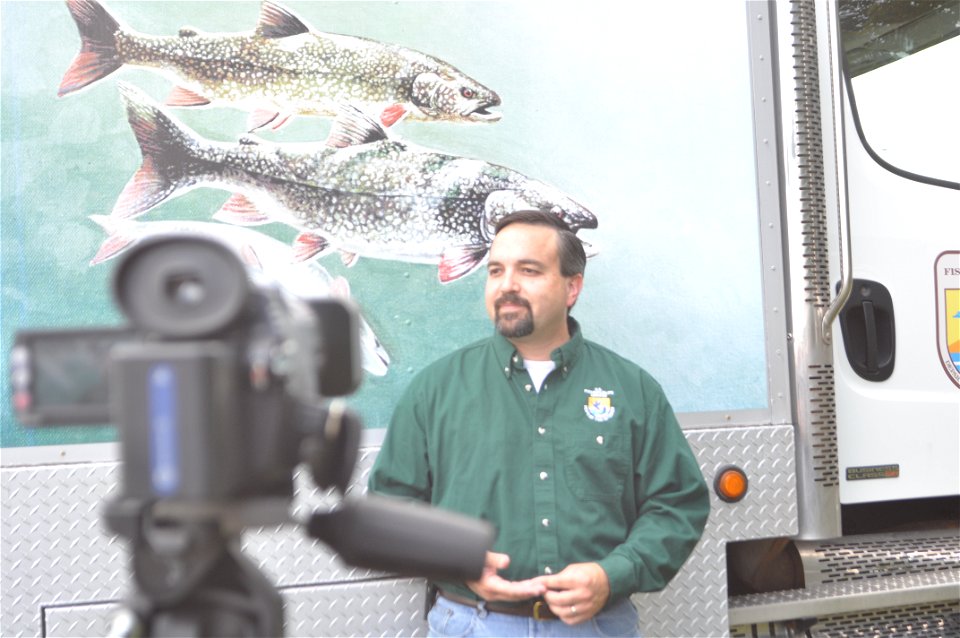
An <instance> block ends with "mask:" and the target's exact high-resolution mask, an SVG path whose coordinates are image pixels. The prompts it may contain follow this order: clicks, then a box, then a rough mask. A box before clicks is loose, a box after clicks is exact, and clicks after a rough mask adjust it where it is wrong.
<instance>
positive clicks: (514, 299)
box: [493, 292, 531, 311]
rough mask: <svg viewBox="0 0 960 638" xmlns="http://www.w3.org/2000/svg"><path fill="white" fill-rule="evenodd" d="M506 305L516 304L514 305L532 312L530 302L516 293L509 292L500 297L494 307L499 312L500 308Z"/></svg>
mask: <svg viewBox="0 0 960 638" xmlns="http://www.w3.org/2000/svg"><path fill="white" fill-rule="evenodd" d="M505 303H509V304H514V305H517V306H523V307H524V308H526V309H527V310H530V309H531V308H530V302H529V301H527V300H526V299H524V298H523V297H521V296H520V295H518V294H516V293H511V292H508V293H506V294H504V295H502V296H500V297H498V298H497V300H496V301H494V302H493V307H494V309H495V310H498V311H499V310H500V306H502V305H503V304H505Z"/></svg>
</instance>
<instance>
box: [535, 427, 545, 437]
mask: <svg viewBox="0 0 960 638" xmlns="http://www.w3.org/2000/svg"><path fill="white" fill-rule="evenodd" d="M546 433H547V428H545V427H543V426H542V425H541V426H540V427H538V428H537V434H540V435H541V436H542V435H544V434H546Z"/></svg>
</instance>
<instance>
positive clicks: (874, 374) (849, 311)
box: [840, 279, 896, 381]
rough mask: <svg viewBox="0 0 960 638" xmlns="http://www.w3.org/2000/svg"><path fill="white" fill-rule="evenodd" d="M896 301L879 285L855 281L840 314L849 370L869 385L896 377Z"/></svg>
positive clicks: (872, 282)
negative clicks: (871, 382)
mask: <svg viewBox="0 0 960 638" xmlns="http://www.w3.org/2000/svg"><path fill="white" fill-rule="evenodd" d="M894 328H895V324H894V319H893V299H892V298H891V296H890V291H888V290H887V288H886V287H885V286H884V285H883V284H880V283H877V282H875V281H869V280H866V279H854V280H853V290H852V291H851V293H850V298H849V299H847V302H846V303H845V304H844V306H843V309H842V310H841V311H840V331H841V334H842V335H843V347H844V350H845V351H846V354H847V360H848V361H849V362H850V367H852V368H853V370H854V372H856V373H857V374H858V375H859V376H860V377H862V378H864V379H867V380H868V381H885V380H886V379H888V378H890V375H891V374H893V366H894V361H895V358H896V357H895V355H896V347H895V345H896V332H895V329H894Z"/></svg>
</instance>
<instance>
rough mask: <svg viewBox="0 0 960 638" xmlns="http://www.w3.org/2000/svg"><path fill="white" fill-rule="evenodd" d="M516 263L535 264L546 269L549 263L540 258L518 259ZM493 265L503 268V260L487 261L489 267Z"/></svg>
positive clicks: (522, 264)
mask: <svg viewBox="0 0 960 638" xmlns="http://www.w3.org/2000/svg"><path fill="white" fill-rule="evenodd" d="M516 264H517V265H518V266H535V267H537V268H541V269H544V268H546V267H547V265H546V264H545V263H544V262H542V261H540V260H538V259H518V260H517V262H516ZM491 266H499V267H501V268H502V267H503V262H501V261H497V260H496V259H490V260H488V261H487V268H490V267H491Z"/></svg>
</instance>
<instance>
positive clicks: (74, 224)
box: [0, 1, 767, 447]
mask: <svg viewBox="0 0 960 638" xmlns="http://www.w3.org/2000/svg"><path fill="white" fill-rule="evenodd" d="M658 4H664V5H666V6H665V7H663V8H658V6H656V5H655V4H654V3H644V4H643V5H640V6H641V7H642V8H640V9H638V10H635V11H631V12H630V13H631V17H630V18H629V19H626V16H625V15H623V14H622V13H621V12H620V9H619V8H620V7H621V6H622V5H620V4H614V3H605V2H598V3H590V4H589V6H588V5H587V4H586V3H576V4H574V3H554V4H547V3H539V2H390V3H386V2H290V3H288V6H289V7H290V8H291V9H293V10H294V11H295V12H297V13H298V15H300V17H301V18H303V19H304V21H305V22H307V23H308V24H310V25H312V26H313V27H314V28H315V29H317V30H321V31H330V32H336V33H345V34H350V35H358V36H363V37H368V38H373V39H376V40H381V41H385V42H391V43H396V44H401V45H404V46H407V47H410V48H413V49H416V50H419V51H422V52H425V53H428V54H431V55H434V56H436V57H439V58H441V59H443V60H445V61H447V62H450V63H451V64H453V65H454V66H456V67H458V68H459V69H461V70H462V71H464V72H465V73H467V74H468V75H470V76H472V77H474V78H476V79H478V80H479V81H480V82H482V83H484V84H486V85H487V86H489V87H491V88H493V89H494V90H496V91H497V92H498V93H499V94H500V96H501V98H502V99H503V104H502V106H501V107H500V108H499V109H498V110H499V111H500V112H501V113H503V119H502V120H501V121H500V122H497V123H494V124H488V125H484V124H476V125H463V124H451V123H419V122H401V123H400V124H398V125H397V126H395V127H394V128H393V129H392V130H391V131H392V134H394V135H398V136H401V137H403V138H406V139H409V140H410V141H412V142H414V143H416V144H419V145H422V146H426V147H429V148H433V149H435V150H437V151H442V152H445V153H451V154H457V155H463V156H468V157H475V158H479V159H483V160H486V161H488V162H492V163H495V164H501V165H504V166H508V167H510V168H513V169H515V170H518V171H520V172H521V173H524V174H526V175H528V176H530V177H533V178H536V179H540V180H542V181H545V182H547V183H549V184H552V185H554V186H557V187H559V188H561V189H562V190H564V191H565V192H566V193H568V194H569V195H571V196H572V197H573V198H574V199H575V200H577V201H579V202H581V203H583V204H584V205H586V206H587V207H588V208H590V209H591V210H592V211H593V212H594V213H595V214H596V215H597V217H598V219H599V223H600V225H599V228H598V229H597V230H594V231H582V232H581V237H583V238H584V239H586V240H587V241H589V242H591V243H592V244H594V245H595V246H597V247H598V248H599V249H600V255H599V256H598V257H595V258H594V259H592V260H591V261H590V262H589V264H588V267H587V284H586V290H585V292H584V294H583V296H582V297H581V299H580V301H579V303H578V305H577V308H576V311H575V313H574V315H575V316H576V317H577V318H578V319H579V320H580V322H581V324H582V325H583V326H584V332H585V334H586V336H587V337H588V338H591V339H593V340H595V341H598V342H600V343H603V344H605V345H608V346H610V347H613V348H615V349H617V350H618V351H620V352H622V353H624V354H625V355H627V356H629V357H630V358H632V359H634V360H635V361H637V362H638V363H640V364H641V365H642V366H644V367H645V368H647V369H648V370H649V371H650V372H651V373H652V374H653V375H654V376H655V377H656V378H658V379H659V380H660V382H661V383H662V384H663V386H664V387H665V389H666V391H667V394H668V396H669V397H670V399H671V401H672V402H673V404H674V407H675V408H676V409H677V410H678V411H681V412H697V411H712V410H735V409H749V408H762V407H765V406H766V403H767V388H766V362H765V358H764V350H763V325H762V314H761V295H760V292H761V291H760V258H759V245H758V239H757V227H756V217H757V210H756V184H755V175H754V173H755V170H754V162H755V160H754V152H753V135H752V128H751V106H750V91H749V71H748V67H747V60H748V53H747V44H746V19H747V18H746V16H745V15H744V10H743V6H742V5H741V4H740V3H732V2H720V3H717V2H696V3H684V4H683V7H684V10H683V11H682V13H678V12H677V11H676V8H677V5H676V4H674V3H658ZM107 6H108V8H109V9H110V10H111V12H112V13H113V14H114V15H115V16H116V17H118V18H119V19H120V20H121V21H122V22H123V23H125V24H127V25H129V26H130V27H132V28H133V29H135V30H137V31H139V32H142V33H147V34H155V35H173V34H175V33H176V32H177V30H178V29H179V28H180V27H182V26H186V25H189V26H192V27H195V28H197V29H199V30H201V31H206V32H237V31H249V30H252V29H253V27H254V25H255V24H256V20H257V15H258V10H259V5H258V3H256V2H209V3H208V2H141V3H131V2H110V3H108V4H107ZM0 22H2V40H0V43H2V74H0V80H2V91H0V108H2V130H0V140H2V159H0V171H2V191H0V197H2V199H0V212H2V226H0V254H2V281H0V284H2V307H0V313H2V316H0V320H2V350H3V357H4V360H5V359H6V357H7V353H8V352H9V349H10V345H11V342H12V337H13V334H14V332H15V331H16V330H18V329H23V328H36V327H58V326H59V327H66V326H94V325H103V324H112V323H116V322H118V321H120V316H119V314H118V313H117V312H116V311H115V310H114V308H113V305H112V300H111V298H110V294H109V291H108V287H109V278H110V272H111V268H112V263H113V262H108V263H107V264H104V265H99V266H93V267H91V266H89V265H88V263H89V261H90V259H91V257H93V255H94V253H95V252H96V250H97V248H98V246H99V245H100V243H101V241H102V240H103V239H104V237H105V236H104V234H103V232H102V231H101V229H100V228H99V227H97V226H96V225H95V224H93V223H92V222H91V221H89V220H88V219H87V216H88V215H91V214H107V213H109V212H110V210H111V209H112V207H113V204H114V202H115V200H116V198H117V196H118V195H119V193H120V192H121V190H122V189H123V187H124V185H125V184H126V182H127V180H128V179H129V178H130V177H131V175H132V174H133V173H134V171H135V170H136V169H137V168H138V167H139V165H140V163H141V157H140V152H139V149H138V147H137V144H136V142H135V141H134V138H133V135H132V133H131V132H130V128H129V126H128V124H127V122H126V118H125V115H124V111H123V107H122V105H121V102H120V98H119V95H118V93H117V91H116V82H117V81H118V80H124V81H127V82H130V83H132V84H135V85H137V86H138V87H140V88H142V89H144V90H145V91H147V92H148V93H149V94H150V95H151V96H152V97H153V98H154V99H156V100H157V101H162V100H163V99H164V98H165V96H166V94H167V92H169V90H170V89H171V88H172V85H171V84H170V82H169V81H168V80H167V79H166V78H164V77H161V76H159V75H157V74H155V73H152V72H150V71H146V70H142V69H134V68H125V69H122V70H120V71H119V72H117V73H114V74H113V75H111V76H110V77H108V78H107V79H105V80H103V81H101V82H98V83H96V84H94V85H92V86H90V87H88V88H87V89H85V90H83V91H81V92H78V93H75V94H72V95H68V96H66V97H64V98H61V99H58V98H57V97H56V93H57V87H58V86H59V83H60V80H61V77H62V75H63V73H64V71H65V70H66V69H67V68H68V66H69V64H70V62H71V60H72V59H73V57H74V56H75V55H76V53H77V51H78V50H79V37H78V35H77V32H76V27H75V25H74V23H73V21H72V20H71V18H70V16H69V13H68V11H67V9H66V7H65V6H64V5H63V4H62V3H59V2H10V1H5V2H2V3H0ZM692 42H696V43H697V44H696V46H692V45H691V43H692ZM704 51H706V52H708V53H706V54H704V53H702V52H704ZM175 114H176V116H177V117H178V118H179V119H181V120H182V121H184V122H185V123H187V124H188V125H189V126H190V127H192V128H193V129H194V130H196V131H197V132H199V133H201V134H202V135H204V136H205V137H208V138H211V139H217V140H223V141H231V140H234V141H235V140H236V139H237V137H238V136H239V135H240V134H241V133H242V132H243V130H244V123H245V118H246V116H245V114H244V113H243V112H241V111H238V110H232V109H176V110H175ZM327 128H328V123H327V122H326V121H325V120H322V119H316V118H300V119H298V120H296V121H295V122H294V123H293V124H292V125H290V126H288V127H287V128H285V129H283V130H281V131H277V132H269V133H267V134H264V137H267V138H270V139H274V140H277V141H314V140H316V141H318V142H320V141H322V140H323V139H324V138H325V136H326V131H327ZM227 197H228V193H226V192H224V191H220V190H214V189H198V190H195V191H192V192H190V193H187V194H186V195H184V196H182V197H179V198H176V199H173V200H170V201H167V202H165V203H164V204H163V205H161V206H160V207H159V208H158V209H156V210H154V211H151V212H149V213H148V214H146V215H145V216H143V217H142V218H140V221H152V220H164V219H166V220H169V219H194V220H203V221H206V220H208V219H209V218H210V216H211V215H212V214H213V213H214V212H215V211H216V210H217V209H219V207H220V206H221V204H222V203H223V202H224V201H225V200H226V199H227ZM259 230H260V231H261V232H267V233H268V234H270V235H272V236H273V237H276V238H278V239H281V240H284V241H290V240H292V238H293V237H294V236H295V234H296V233H295V231H293V230H292V229H290V228H288V227H285V226H282V225H276V224H274V225H270V226H266V227H260V229H259ZM322 263H323V265H324V266H326V267H327V269H328V270H329V271H330V272H331V273H332V274H334V275H343V276H344V277H346V278H347V279H348V280H349V282H350V284H351V288H352V292H353V296H354V299H355V300H356V301H357V302H358V303H359V305H360V306H361V309H362V310H363V312H364V314H365V316H366V318H367V320H368V321H369V322H370V324H371V325H372V327H373V329H374V330H375V332H376V333H377V334H378V336H379V337H380V339H381V341H382V342H383V344H384V346H385V347H386V348H387V350H388V352H389V354H390V356H391V358H392V364H391V368H390V370H389V372H388V373H387V375H386V376H384V377H367V379H366V380H365V382H364V385H363V387H362V388H361V390H360V391H359V392H358V393H357V394H356V395H354V397H352V399H351V403H352V404H353V405H354V407H355V408H356V409H358V410H359V412H360V413H361V414H362V415H363V417H364V420H365V422H366V425H367V427H371V428H382V427H386V424H387V422H388V420H389V416H390V412H391V409H392V406H393V404H394V402H395V401H396V399H397V397H398V396H399V393H400V392H401V391H402V390H403V388H404V387H405V386H406V384H407V383H408V382H409V380H410V378H411V376H412V375H413V374H414V373H415V372H417V371H418V370H419V369H420V368H421V367H422V366H423V365H425V364H426V363H428V362H429V361H431V360H433V359H435V358H436V357H438V356H440V355H442V354H444V353H446V352H448V351H450V350H451V349H453V348H455V347H457V346H460V345H464V344H467V343H469V342H472V341H474V340H476V339H478V338H481V337H483V336H485V335H487V334H489V331H490V326H489V323H488V320H487V317H486V313H485V310H484V306H483V301H482V291H483V280H484V275H483V271H482V270H481V271H478V272H475V273H474V274H472V275H470V276H468V277H466V278H464V279H461V280H458V281H456V282H454V283H452V284H449V285H445V286H444V285H441V284H440V283H439V282H438V280H437V275H436V268H435V267H433V266H426V265H416V264H403V263H399V262H387V261H378V260H374V259H362V258H361V259H360V261H359V263H358V264H357V265H356V266H355V267H353V268H349V269H347V268H345V267H343V266H342V265H341V263H340V260H339V257H337V256H336V255H331V256H329V257H324V258H323V260H322ZM3 371H4V374H3V379H2V394H3V412H2V419H3V422H2V430H0V445H2V446H3V447H15V446H30V445H47V444H66V443H78V442H102V441H112V440H115V438H116V432H115V430H114V429H113V428H112V427H109V426H102V427H85V428H71V427H63V428H49V429H41V430H27V429H24V428H22V427H21V426H20V425H19V424H17V423H16V422H15V420H14V419H13V417H12V414H11V409H10V386H9V382H8V379H7V374H6V372H7V367H6V362H5V361H4V367H3ZM464 391H465V392H466V391H470V389H469V388H464Z"/></svg>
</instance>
